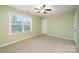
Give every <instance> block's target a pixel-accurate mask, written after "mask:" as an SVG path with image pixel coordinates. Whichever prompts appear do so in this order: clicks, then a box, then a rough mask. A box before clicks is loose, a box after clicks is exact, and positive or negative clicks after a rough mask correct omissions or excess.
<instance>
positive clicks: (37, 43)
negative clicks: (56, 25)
mask: <svg viewBox="0 0 79 59" xmlns="http://www.w3.org/2000/svg"><path fill="white" fill-rule="evenodd" d="M0 52H3V53H76V52H77V50H76V47H75V45H74V42H73V41H72V40H67V39H62V38H56V37H51V36H47V35H39V36H36V37H33V38H30V39H27V40H23V41H21V42H18V43H15V44H12V45H9V46H6V47H2V48H0Z"/></svg>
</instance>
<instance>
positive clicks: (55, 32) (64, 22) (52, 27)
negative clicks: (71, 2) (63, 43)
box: [47, 12, 74, 40]
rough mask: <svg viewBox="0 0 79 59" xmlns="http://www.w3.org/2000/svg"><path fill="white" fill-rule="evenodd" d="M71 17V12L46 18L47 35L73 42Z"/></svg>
mask: <svg viewBox="0 0 79 59" xmlns="http://www.w3.org/2000/svg"><path fill="white" fill-rule="evenodd" d="M73 15H74V13H73V12H72V13H64V14H61V15H56V16H51V17H48V18H47V22H48V24H47V33H48V34H49V35H52V36H57V37H61V38H65V39H71V40H73V29H72V27H73Z"/></svg>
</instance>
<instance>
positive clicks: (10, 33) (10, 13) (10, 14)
mask: <svg viewBox="0 0 79 59" xmlns="http://www.w3.org/2000/svg"><path fill="white" fill-rule="evenodd" d="M12 15H17V16H23V17H26V18H27V17H28V18H30V19H31V23H30V26H31V29H30V31H24V26H23V25H24V24H23V22H22V32H16V33H12V32H11V30H12V28H11V25H12V24H11V18H12ZM18 25H19V24H18ZM28 32H32V17H30V16H25V15H21V14H18V13H12V12H9V35H15V34H20V33H28Z"/></svg>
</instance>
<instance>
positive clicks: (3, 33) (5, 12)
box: [0, 6, 41, 45]
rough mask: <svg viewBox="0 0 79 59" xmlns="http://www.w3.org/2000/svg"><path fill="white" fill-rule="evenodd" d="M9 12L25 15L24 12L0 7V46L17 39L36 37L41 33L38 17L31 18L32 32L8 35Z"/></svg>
mask: <svg viewBox="0 0 79 59" xmlns="http://www.w3.org/2000/svg"><path fill="white" fill-rule="evenodd" d="M9 12H14V13H19V14H23V15H26V16H27V14H25V13H24V12H21V11H19V10H16V9H14V8H10V7H7V6H0V45H3V44H6V43H9V42H12V41H16V40H19V39H23V38H27V37H30V36H32V35H37V34H39V33H40V32H41V20H40V18H39V17H36V16H31V17H32V32H29V33H20V34H16V35H9Z"/></svg>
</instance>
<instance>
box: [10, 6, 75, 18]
mask: <svg viewBox="0 0 79 59" xmlns="http://www.w3.org/2000/svg"><path fill="white" fill-rule="evenodd" d="M9 6H10V5H9ZM39 6H41V5H39ZM47 6H48V7H49V8H51V9H52V11H51V12H49V11H48V12H47V13H46V14H44V13H39V14H38V13H37V11H38V10H35V9H34V8H35V7H38V5H11V6H10V7H13V8H16V9H19V10H21V11H24V12H26V13H29V14H32V15H36V16H40V17H46V16H51V15H57V14H61V13H65V12H73V11H74V10H75V8H76V6H74V5H47ZM38 8H39V7H38Z"/></svg>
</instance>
